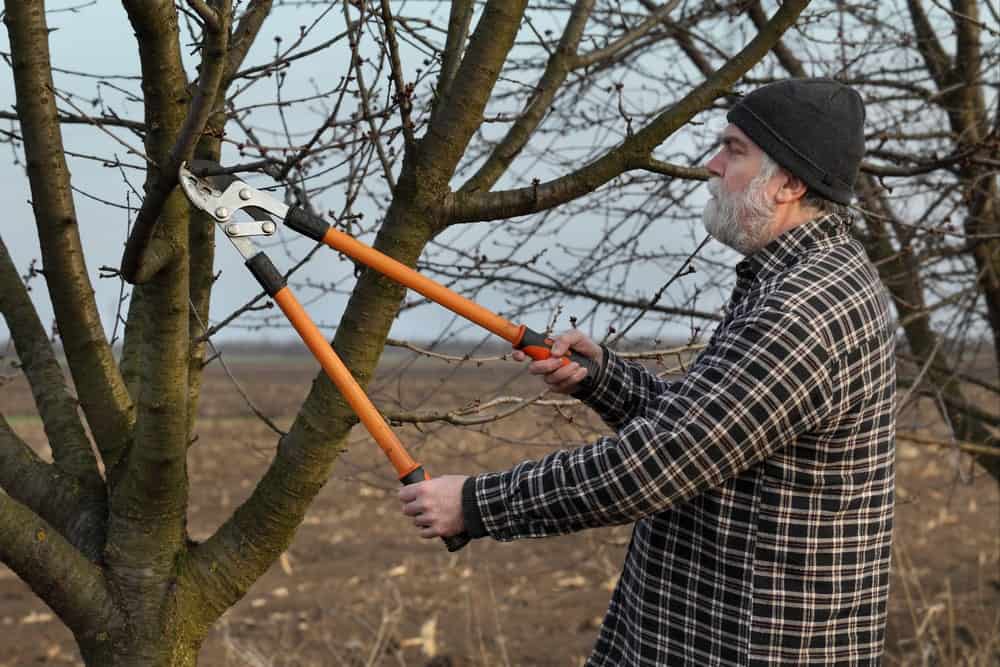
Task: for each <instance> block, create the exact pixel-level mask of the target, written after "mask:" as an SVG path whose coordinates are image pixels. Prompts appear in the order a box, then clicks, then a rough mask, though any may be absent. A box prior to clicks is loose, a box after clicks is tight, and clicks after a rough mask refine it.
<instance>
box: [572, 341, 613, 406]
mask: <svg viewBox="0 0 1000 667" xmlns="http://www.w3.org/2000/svg"><path fill="white" fill-rule="evenodd" d="M601 350H603V354H601V367H600V368H599V369H597V376H596V377H589V376H588V377H586V378H584V379H583V382H581V383H580V385H579V386H578V387H577V388H576V391H574V392H573V393H571V394H570V396H572V397H573V398H575V399H577V400H580V401H585V400H586V399H587V398H589V397H590V396H591V394H593V393H594V390H595V389H597V387H598V385H599V384H600V383H601V382H602V381H603V380H604V369H605V368H607V365H608V354H610V350H608V348H607V346H606V345H604V344H602V345H601Z"/></svg>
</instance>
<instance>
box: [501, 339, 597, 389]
mask: <svg viewBox="0 0 1000 667" xmlns="http://www.w3.org/2000/svg"><path fill="white" fill-rule="evenodd" d="M553 341H554V342H553V344H552V356H551V357H549V358H548V359H541V360H539V361H533V362H532V363H531V365H530V366H528V372H529V373H531V374H532V375H541V376H542V379H543V380H545V384H547V385H549V388H550V389H552V391H554V392H556V393H559V394H572V393H573V392H574V391H576V389H577V388H578V387H579V385H580V383H581V382H582V381H583V378H585V377H587V369H585V368H582V367H581V366H580V364H578V363H575V362H574V363H570V364H567V365H565V366H563V364H562V356H563V355H564V354H566V353H567V352H569V350H570V348H572V349H573V351H574V352H576V353H577V354H580V355H583V356H584V357H587V358H588V359H592V360H593V361H594V363H595V364H596V366H597V368H600V367H601V365H602V364H603V363H604V350H603V349H602V348H601V346H600V345H598V344H597V343H595V342H594V341H592V340H591V339H590V338H588V337H587V336H585V335H584V334H583V332H581V331H579V330H577V329H570V330H569V331H567V332H565V333H562V334H560V335H559V336H556V337H555V338H554V339H553ZM513 356H514V359H515V360H517V361H525V360H527V359H528V358H529V357H528V355H526V354H525V353H524V352H521V351H520V350H514V355H513Z"/></svg>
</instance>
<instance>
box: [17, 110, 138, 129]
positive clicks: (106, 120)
mask: <svg viewBox="0 0 1000 667" xmlns="http://www.w3.org/2000/svg"><path fill="white" fill-rule="evenodd" d="M57 118H58V120H59V122H60V123H62V124H63V125H94V126H97V127H105V126H107V127H124V128H126V129H129V130H132V131H134V132H137V133H139V134H141V133H143V132H145V131H146V126H145V125H144V124H143V123H140V122H138V121H134V120H126V119H125V118H117V117H115V116H96V117H91V116H83V115H79V116H71V115H69V114H67V113H59V114H58V115H57ZM0 120H16V121H20V120H21V116H20V114H17V113H14V112H11V111H0Z"/></svg>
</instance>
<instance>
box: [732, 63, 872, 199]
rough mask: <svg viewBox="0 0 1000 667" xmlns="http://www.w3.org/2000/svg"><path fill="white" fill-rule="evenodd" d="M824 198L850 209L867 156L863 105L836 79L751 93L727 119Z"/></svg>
mask: <svg viewBox="0 0 1000 667" xmlns="http://www.w3.org/2000/svg"><path fill="white" fill-rule="evenodd" d="M726 117H727V118H728V119H729V122H731V123H732V124H734V125H736V126H737V127H738V128H740V129H741V130H742V131H743V132H744V134H746V135H747V136H748V137H750V139H752V140H753V142H754V143H755V144H757V145H758V146H760V148H761V149H762V150H763V151H764V152H765V153H767V154H768V155H770V156H771V158H772V159H773V160H774V161H775V162H777V163H778V164H779V165H781V166H782V167H784V168H785V169H787V170H788V171H789V172H790V173H792V174H793V175H795V176H797V177H798V178H800V179H802V181H803V182H804V183H805V184H806V185H808V186H809V188H810V189H811V190H813V191H815V192H816V193H817V194H819V195H821V196H822V197H824V198H826V199H829V200H831V201H835V202H838V203H840V204H848V203H850V201H851V198H852V197H853V196H854V181H855V179H856V178H857V177H858V167H859V166H860V165H861V157H862V156H863V155H864V152H865V138H864V122H865V106H864V102H862V101H861V96H860V95H859V94H858V93H857V91H855V90H854V89H853V88H850V87H848V86H846V85H844V84H842V83H839V82H837V81H834V80H832V79H787V80H785V81H779V82H777V83H772V84H768V85H766V86H763V87H761V88H758V89H757V90H755V91H753V92H752V93H750V94H749V95H747V96H746V97H744V98H742V99H741V100H740V101H739V102H737V103H736V106H734V107H733V108H732V110H730V112H729V114H728V115H727V116H726Z"/></svg>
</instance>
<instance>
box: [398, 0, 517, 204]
mask: <svg viewBox="0 0 1000 667" xmlns="http://www.w3.org/2000/svg"><path fill="white" fill-rule="evenodd" d="M526 6H527V0H488V2H487V3H486V7H485V8H484V9H483V14H482V16H481V17H480V18H479V23H478V24H477V25H476V30H475V32H473V34H472V39H471V40H470V41H469V46H468V48H467V49H466V50H465V56H464V57H463V58H462V62H461V64H460V65H459V66H458V70H457V71H456V73H455V80H456V81H461V82H462V85H461V86H460V88H454V87H453V88H450V89H449V91H448V94H447V95H446V96H445V97H443V98H440V99H439V100H438V107H437V109H436V113H435V114H434V116H433V117H432V118H431V122H430V126H429V127H428V129H427V134H426V135H424V137H423V139H422V140H421V141H420V149H419V151H418V153H417V168H416V172H417V177H418V178H420V179H421V181H423V182H424V183H426V184H427V188H426V190H427V191H428V192H439V193H444V192H447V188H448V181H449V180H450V179H451V177H452V175H453V174H454V172H455V168H456V166H457V165H458V162H459V160H460V159H461V158H462V155H464V154H465V150H466V148H467V147H468V145H469V141H470V140H471V139H472V136H473V135H474V134H475V133H476V130H477V129H478V128H479V125H480V123H481V121H482V118H483V110H484V109H485V108H486V102H487V101H488V100H489V98H490V94H491V93H492V92H493V87H494V86H495V85H496V82H497V78H498V77H499V76H500V70H501V68H502V67H503V63H504V61H505V60H506V59H507V54H508V53H509V52H510V49H511V48H512V47H513V45H514V38H515V37H516V36H517V31H518V28H519V27H520V24H521V18H522V17H523V16H524V10H525V7H526ZM450 32H451V31H450V30H449V33H450Z"/></svg>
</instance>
